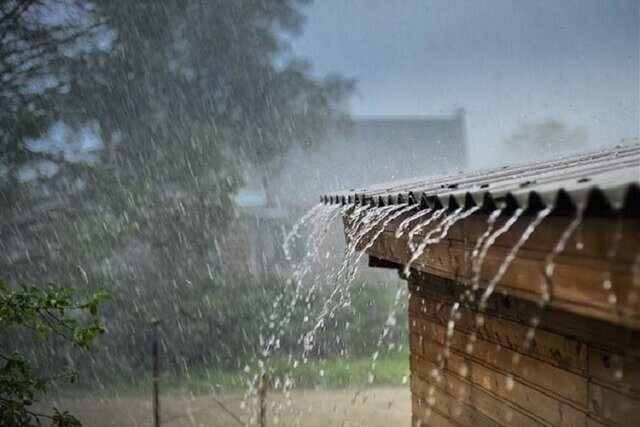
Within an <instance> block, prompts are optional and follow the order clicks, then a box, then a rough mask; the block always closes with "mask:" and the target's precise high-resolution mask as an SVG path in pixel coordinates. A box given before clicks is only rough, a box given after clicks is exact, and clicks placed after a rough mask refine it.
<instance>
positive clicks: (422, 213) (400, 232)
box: [395, 209, 431, 238]
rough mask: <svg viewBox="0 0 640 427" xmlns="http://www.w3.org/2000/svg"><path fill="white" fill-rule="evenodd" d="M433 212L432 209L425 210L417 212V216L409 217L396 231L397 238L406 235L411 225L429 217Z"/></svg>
mask: <svg viewBox="0 0 640 427" xmlns="http://www.w3.org/2000/svg"><path fill="white" fill-rule="evenodd" d="M430 212H431V209H423V210H421V211H418V212H416V213H415V214H413V215H411V216H409V217H408V218H405V219H404V220H403V221H402V222H401V223H400V225H399V226H398V229H397V230H396V234H395V236H396V238H399V237H402V235H403V234H404V232H405V230H406V229H407V228H408V227H409V225H410V224H411V223H412V222H413V221H416V220H418V219H420V218H422V217H423V216H425V215H427V214H428V213H430Z"/></svg>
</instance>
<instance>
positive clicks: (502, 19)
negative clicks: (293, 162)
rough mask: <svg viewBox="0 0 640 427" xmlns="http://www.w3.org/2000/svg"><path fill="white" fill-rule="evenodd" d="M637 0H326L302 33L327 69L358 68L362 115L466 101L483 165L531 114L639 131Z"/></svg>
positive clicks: (318, 68)
mask: <svg viewBox="0 0 640 427" xmlns="http://www.w3.org/2000/svg"><path fill="white" fill-rule="evenodd" d="M639 5H640V2H638V1H637V0H628V1H625V0H600V1H591V0H577V1H563V2H559V1H551V0H545V1H503V0H483V1H478V0H468V1H461V0H458V1H429V0H397V1H389V0H316V1H315V2H314V3H313V4H312V6H311V7H309V8H308V9H307V16H308V19H307V25H306V27H305V32H304V33H303V34H302V35H301V36H300V37H299V38H298V39H295V40H294V41H293V50H294V52H295V53H296V54H298V55H302V56H304V57H307V58H308V59H310V60H311V62H312V63H313V65H314V70H315V72H316V73H317V74H326V73H328V72H331V71H337V72H341V73H343V74H345V75H348V76H353V77H356V78H357V79H358V81H359V84H358V93H357V94H356V97H355V98H354V100H353V102H352V111H353V113H354V114H355V115H357V116H397V115H402V116H406V115H409V116H416V115H432V114H448V113H450V112H451V111H452V110H453V109H455V108H457V107H459V106H462V107H464V108H466V110H467V124H468V129H467V131H468V138H469V143H470V150H471V154H472V157H473V158H474V159H476V162H475V163H476V164H486V163H491V162H492V161H491V158H492V155H493V153H492V152H493V151H495V150H499V149H501V148H502V146H501V143H502V141H503V140H504V138H505V137H506V136H508V135H510V134H511V133H513V132H514V131H515V130H516V129H517V127H518V125H520V124H521V123H523V122H527V121H535V120H542V119H546V118H555V119H559V120H562V121H563V122H565V123H566V124H567V125H569V126H571V127H574V126H580V127H583V128H584V129H586V130H587V132H588V135H589V145H588V146H587V145H585V148H589V147H597V146H604V145H610V144H612V143H615V142H617V141H619V140H620V139H621V138H625V137H635V136H638V134H639V133H640V132H639V127H640V123H639V120H640V119H639V115H640V111H639V103H640V86H639V79H640V77H639V75H640V67H639V65H638V64H639V50H640V47H639V39H640V30H639V21H640V7H639Z"/></svg>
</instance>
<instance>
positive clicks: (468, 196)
mask: <svg viewBox="0 0 640 427" xmlns="http://www.w3.org/2000/svg"><path fill="white" fill-rule="evenodd" d="M321 201H322V202H324V203H342V204H347V203H369V204H373V205H388V204H397V203H419V204H420V205H421V206H422V207H424V208H427V207H428V208H434V209H439V208H451V209H454V208H458V207H471V206H481V207H482V208H483V209H487V210H489V209H491V210H492V209H495V208H497V207H502V208H514V209H515V208H524V209H527V210H539V209H542V208H544V207H547V206H553V207H554V209H555V210H558V211H563V210H567V211H569V210H575V209H580V210H584V211H586V212H587V213H592V214H598V213H606V212H612V211H622V212H624V213H625V214H628V215H631V216H639V211H640V143H639V141H638V139H634V140H631V141H627V142H625V143H624V144H622V145H619V146H616V147H614V148H611V149H606V150H601V151H597V152H591V153H586V154H580V155H573V156H566V157H561V158H558V159H554V160H550V161H545V162H539V163H531V164H524V165H517V166H503V167H499V168H492V169H480V170H474V171H466V172H459V173H457V174H454V175H448V176H431V177H423V178H417V179H411V180H406V181H395V182H389V183H384V184H380V185H375V186H371V187H369V188H363V189H351V190H347V191H340V192H336V193H333V194H326V195H323V196H322V197H321Z"/></svg>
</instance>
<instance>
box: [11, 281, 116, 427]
mask: <svg viewBox="0 0 640 427" xmlns="http://www.w3.org/2000/svg"><path fill="white" fill-rule="evenodd" d="M108 297H109V295H108V294H107V293H106V292H104V291H102V290H99V291H96V292H95V293H93V294H91V295H87V296H85V297H83V298H77V297H76V295H75V290H74V289H73V288H70V287H66V286H61V285H56V284H51V283H50V284H48V285H47V288H46V290H41V289H38V288H36V287H28V286H25V285H21V286H20V287H19V289H18V290H11V289H10V288H9V287H8V286H7V285H6V284H5V282H4V281H3V280H1V279H0V324H1V325H2V327H3V330H5V331H7V328H13V329H18V330H19V331H18V333H19V334H21V335H22V333H23V332H25V330H26V331H30V332H32V333H35V334H36V335H37V338H38V340H39V342H40V343H43V342H45V341H46V340H47V337H48V336H49V335H55V336H57V337H58V338H59V339H62V340H63V341H65V342H66V343H67V344H70V345H72V346H74V347H77V348H79V349H83V350H89V349H90V348H91V343H92V342H93V340H94V339H95V338H96V337H98V336H99V335H102V334H103V333H104V332H105V329H104V327H103V326H102V324H101V323H100V321H99V319H98V306H99V304H100V302H101V301H102V300H104V299H105V298H108ZM4 344H5V345H3V349H8V348H10V347H9V345H10V344H9V343H4ZM15 344H16V343H15V342H14V346H15ZM18 344H20V341H18ZM14 348H15V347H14ZM20 350H22V351H24V348H21V349H20ZM20 350H17V349H14V350H13V351H11V350H10V349H9V350H3V351H2V352H1V353H0V359H2V365H1V366H0V424H1V425H7V426H15V425H21V426H31V425H41V419H42V418H48V419H50V420H51V421H52V425H56V426H58V425H59V426H63V425H64V426H76V425H80V422H79V421H78V420H77V419H76V418H75V417H73V415H71V414H69V413H68V412H60V411H59V410H58V409H56V408H54V409H53V414H52V415H47V414H41V413H37V412H34V411H33V410H32V409H31V406H32V405H33V403H34V402H36V401H37V400H38V398H39V397H40V396H41V395H42V394H43V393H45V392H46V391H47V387H48V385H49V384H50V383H52V382H54V381H59V380H67V381H70V382H75V381H76V380H77V378H78V372H77V371H76V370H74V369H70V368H67V369H60V370H58V371H57V372H54V373H50V374H43V373H39V372H36V371H35V369H34V367H33V363H32V361H30V360H29V359H27V358H26V357H25V356H24V355H23V353H21V351H20Z"/></svg>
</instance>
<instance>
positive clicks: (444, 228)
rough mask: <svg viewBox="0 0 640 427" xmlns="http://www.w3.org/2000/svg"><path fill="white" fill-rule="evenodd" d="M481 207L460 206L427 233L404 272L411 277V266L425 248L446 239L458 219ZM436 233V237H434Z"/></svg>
mask: <svg viewBox="0 0 640 427" xmlns="http://www.w3.org/2000/svg"><path fill="white" fill-rule="evenodd" d="M479 209H480V207H479V206H474V207H472V208H471V209H468V210H466V211H463V208H458V209H456V210H455V211H454V212H453V213H452V214H451V215H449V216H447V217H446V218H445V219H444V220H442V221H441V222H440V224H438V226H437V227H436V228H435V229H433V230H431V231H430V232H429V233H427V234H426V236H425V237H424V239H423V240H422V242H421V243H420V245H418V247H416V248H415V250H414V251H413V253H412V254H411V258H410V259H409V262H408V263H407V264H406V265H405V266H404V270H403V273H404V275H405V277H409V275H410V274H411V266H412V265H413V263H414V262H415V261H416V260H417V259H418V258H420V257H421V256H422V254H424V252H425V250H426V249H427V248H428V247H429V246H430V245H433V244H438V243H440V242H441V241H442V239H444V238H445V237H446V236H447V234H449V230H450V229H451V227H453V225H454V224H455V223H457V222H458V221H460V220H462V219H464V218H467V217H469V216H470V215H472V214H473V213H474V212H476V211H478V210H479ZM438 233H440V234H438ZM434 235H435V236H436V237H433V236H434Z"/></svg>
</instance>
